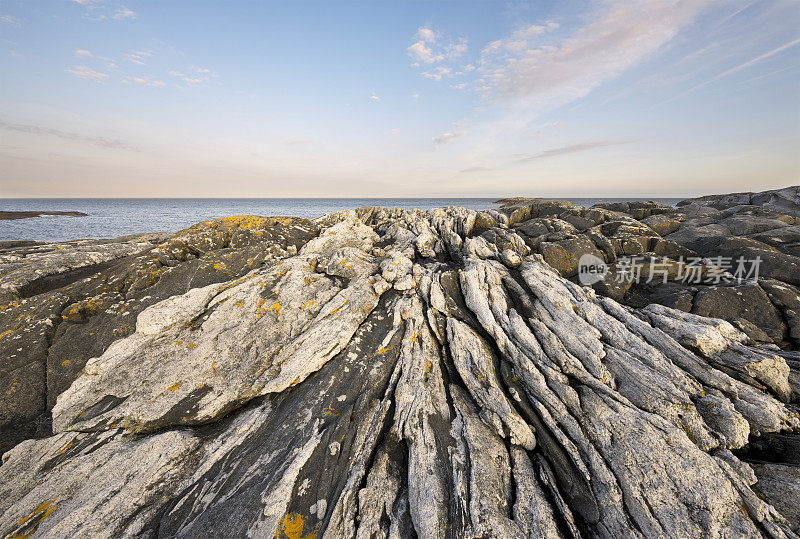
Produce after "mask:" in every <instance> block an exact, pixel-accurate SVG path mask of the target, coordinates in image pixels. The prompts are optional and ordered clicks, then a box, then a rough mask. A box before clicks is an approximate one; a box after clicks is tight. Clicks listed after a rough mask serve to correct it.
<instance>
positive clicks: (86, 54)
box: [75, 49, 93, 58]
mask: <svg viewBox="0 0 800 539" xmlns="http://www.w3.org/2000/svg"><path fill="white" fill-rule="evenodd" d="M75 56H83V57H85V58H92V57H93V55H92V53H91V52H89V51H87V50H85V49H75Z"/></svg>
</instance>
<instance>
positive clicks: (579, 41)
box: [478, 0, 712, 107]
mask: <svg viewBox="0 0 800 539" xmlns="http://www.w3.org/2000/svg"><path fill="white" fill-rule="evenodd" d="M711 3H712V0H680V1H677V2H676V1H674V0H652V1H650V2H648V3H647V5H646V8H645V7H644V6H643V5H641V4H640V3H639V2H638V1H631V0H612V1H608V2H604V3H602V4H601V5H602V7H601V8H600V9H599V10H598V11H597V12H596V13H595V15H594V17H593V18H592V19H591V20H590V22H589V23H588V24H586V25H585V26H583V27H581V28H579V29H578V30H577V31H575V32H574V33H573V34H572V35H570V36H568V37H566V38H563V39H562V40H561V41H560V42H559V43H557V44H546V45H544V44H541V42H540V40H538V39H533V38H534V37H536V36H540V35H542V34H544V33H546V32H549V31H551V30H555V29H556V28H557V25H555V24H554V23H548V24H545V25H534V26H530V27H528V28H526V29H523V30H520V31H517V32H515V33H513V34H511V35H510V36H509V37H507V38H504V39H501V40H498V41H495V42H492V43H490V44H489V45H487V46H486V47H485V48H484V49H483V50H482V52H481V59H480V63H479V66H478V71H479V73H480V78H479V80H478V88H479V90H480V91H482V92H483V93H484V94H485V95H487V96H488V95H491V96H495V97H497V98H505V99H516V100H521V101H527V102H528V103H532V104H534V105H535V106H538V107H542V106H550V107H553V106H559V105H563V104H566V103H569V102H571V101H574V100H576V99H579V98H581V97H583V96H585V95H587V94H589V93H590V92H591V91H592V90H594V89H595V88H597V87H598V86H600V85H602V84H603V83H605V82H607V81H609V80H611V79H613V78H615V77H616V76H618V75H619V74H620V73H622V72H623V71H625V70H627V69H629V68H631V67H633V66H635V65H637V64H639V63H640V62H642V61H643V60H644V59H645V58H647V57H648V56H649V55H651V54H652V53H654V52H655V51H656V50H658V49H659V48H660V47H661V46H663V45H664V44H665V43H667V42H668V41H669V40H671V39H672V38H673V37H674V36H675V35H676V34H677V33H678V32H679V31H680V30H681V29H682V28H683V27H685V26H686V25H687V24H688V23H690V22H691V21H692V20H694V18H695V17H696V16H697V15H698V14H699V13H700V11H701V10H703V9H704V8H705V7H706V6H708V5H710V4H711Z"/></svg>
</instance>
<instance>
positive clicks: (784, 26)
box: [0, 0, 800, 197]
mask: <svg viewBox="0 0 800 539" xmlns="http://www.w3.org/2000/svg"><path fill="white" fill-rule="evenodd" d="M0 74H1V75H0V196H4V197H27V196H33V197H39V196H41V197H61V196H73V197H90V196H97V197H113V196H119V197H149V196H153V197H159V196H166V197H170V196H178V197H187V196H189V197H192V196H198V197H218V196H223V197H287V196H288V197H303V196H306V197H330V196H341V197H394V196H406V197H426V196H488V197H493V196H505V195H531V196H572V197H583V196H650V197H655V196H690V195H695V194H702V193H710V192H728V191H739V190H762V189H768V188H774V187H781V186H785V185H791V184H797V183H800V152H799V151H798V150H800V2H798V1H797V0H785V1H770V2H758V1H755V2H753V1H746V0H741V1H737V0H731V1H709V0H652V1H646V0H639V1H622V0H605V1H584V2H492V1H487V0H481V1H477V2H451V1H448V2H427V1H426V2H422V1H419V2H389V1H371V2H331V1H321V2H305V1H299V2H234V1H231V2H203V1H192V2H190V1H172V2H155V1H148V2H136V1H132V0H131V1H125V2H117V1H115V0H114V1H112V0H53V1H47V0H42V1H37V2H30V1H9V0H2V1H0Z"/></svg>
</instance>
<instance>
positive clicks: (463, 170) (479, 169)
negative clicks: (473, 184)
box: [459, 167, 489, 174]
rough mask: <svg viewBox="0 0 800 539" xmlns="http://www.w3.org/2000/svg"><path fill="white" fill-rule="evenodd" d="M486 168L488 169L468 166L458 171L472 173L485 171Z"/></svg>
mask: <svg viewBox="0 0 800 539" xmlns="http://www.w3.org/2000/svg"><path fill="white" fill-rule="evenodd" d="M487 170H489V169H488V168H487V167H468V168H463V169H461V170H459V172H460V173H462V174H472V173H474V172H486V171H487Z"/></svg>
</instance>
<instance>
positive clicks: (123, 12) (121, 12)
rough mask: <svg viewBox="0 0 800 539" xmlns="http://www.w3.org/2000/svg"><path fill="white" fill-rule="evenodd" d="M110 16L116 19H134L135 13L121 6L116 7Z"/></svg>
mask: <svg viewBox="0 0 800 539" xmlns="http://www.w3.org/2000/svg"><path fill="white" fill-rule="evenodd" d="M111 18H112V19H117V20H120V19H135V18H136V13H135V12H134V11H133V10H131V9H128V8H126V7H125V6H121V7H119V8H118V9H117V11H116V13H114V15H112V16H111Z"/></svg>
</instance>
